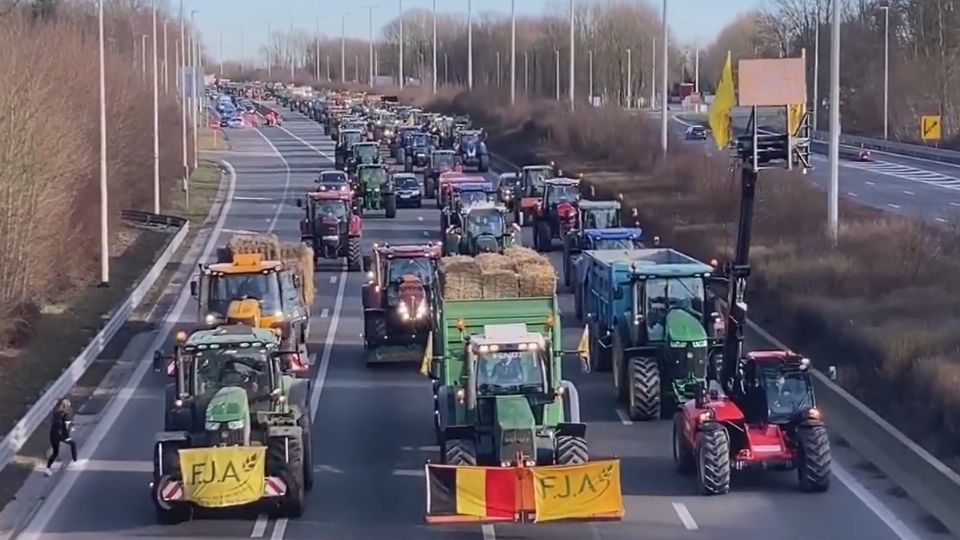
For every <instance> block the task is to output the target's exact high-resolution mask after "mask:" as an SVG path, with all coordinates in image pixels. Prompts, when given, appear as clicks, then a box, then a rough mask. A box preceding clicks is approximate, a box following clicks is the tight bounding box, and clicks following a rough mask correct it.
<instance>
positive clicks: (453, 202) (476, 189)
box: [440, 182, 497, 236]
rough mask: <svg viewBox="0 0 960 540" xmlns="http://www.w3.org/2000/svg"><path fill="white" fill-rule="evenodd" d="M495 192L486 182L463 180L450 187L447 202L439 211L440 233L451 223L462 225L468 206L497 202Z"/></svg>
mask: <svg viewBox="0 0 960 540" xmlns="http://www.w3.org/2000/svg"><path fill="white" fill-rule="evenodd" d="M496 195H497V192H496V191H495V190H494V189H493V187H491V186H490V184H488V183H486V182H476V183H473V182H470V183H468V182H463V183H458V184H453V185H452V186H451V188H450V197H449V204H448V205H447V206H444V207H443V210H441V211H440V235H441V236H443V235H444V234H445V231H446V230H447V228H448V227H450V226H451V225H453V226H456V227H462V226H463V216H464V215H466V213H467V210H469V209H470V207H472V206H474V205H476V204H481V203H495V202H497V196H496Z"/></svg>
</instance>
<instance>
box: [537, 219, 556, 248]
mask: <svg viewBox="0 0 960 540" xmlns="http://www.w3.org/2000/svg"><path fill="white" fill-rule="evenodd" d="M534 227H535V228H534V237H535V238H536V242H534V245H535V246H536V249H537V251H539V252H541V253H547V252H549V251H550V249H551V248H552V247H553V239H552V238H551V237H550V224H549V223H547V222H546V221H537V222H535V224H534Z"/></svg>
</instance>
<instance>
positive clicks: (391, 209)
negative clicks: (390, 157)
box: [355, 164, 397, 219]
mask: <svg viewBox="0 0 960 540" xmlns="http://www.w3.org/2000/svg"><path fill="white" fill-rule="evenodd" d="M355 189H356V190H357V191H356V194H355V195H356V196H357V197H359V201H358V204H357V205H356V206H357V209H358V210H359V212H360V215H363V213H364V212H368V211H380V210H383V211H384V214H385V215H386V217H387V218H389V219H393V218H395V217H397V194H396V192H395V191H394V185H393V175H392V174H390V169H389V168H387V166H386V165H383V164H380V165H361V166H359V167H357V177H356V187H355Z"/></svg>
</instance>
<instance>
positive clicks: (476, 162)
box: [456, 129, 490, 173]
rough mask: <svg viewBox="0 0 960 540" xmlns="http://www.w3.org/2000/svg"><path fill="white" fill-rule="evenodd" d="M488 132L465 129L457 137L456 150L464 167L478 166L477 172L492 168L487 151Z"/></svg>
mask: <svg viewBox="0 0 960 540" xmlns="http://www.w3.org/2000/svg"><path fill="white" fill-rule="evenodd" d="M485 139H486V134H484V132H483V131H481V130H478V129H475V130H464V131H461V132H460V135H459V136H458V137H457V144H456V150H457V155H458V156H459V157H460V163H462V164H463V166H464V167H476V168H477V172H482V173H485V172H487V171H489V170H490V154H489V153H488V152H487V143H486V142H484V140H485Z"/></svg>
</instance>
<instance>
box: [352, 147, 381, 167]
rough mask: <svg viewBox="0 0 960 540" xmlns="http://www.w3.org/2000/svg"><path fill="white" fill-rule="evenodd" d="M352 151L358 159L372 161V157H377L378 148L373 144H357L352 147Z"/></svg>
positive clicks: (365, 161)
mask: <svg viewBox="0 0 960 540" xmlns="http://www.w3.org/2000/svg"><path fill="white" fill-rule="evenodd" d="M353 152H354V153H355V154H356V155H357V158H358V159H359V160H360V161H362V162H364V163H373V159H374V158H375V157H377V153H378V152H380V150H379V149H378V148H377V147H376V145H373V144H358V145H356V146H354V147H353Z"/></svg>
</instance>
